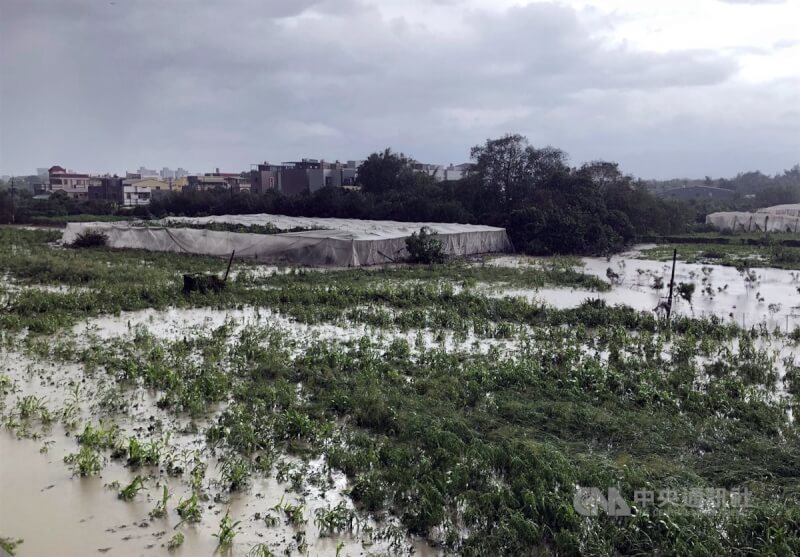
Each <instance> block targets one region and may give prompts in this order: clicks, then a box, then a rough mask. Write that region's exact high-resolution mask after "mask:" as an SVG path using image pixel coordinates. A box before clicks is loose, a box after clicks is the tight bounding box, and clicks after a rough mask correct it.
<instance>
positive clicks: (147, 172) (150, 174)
mask: <svg viewBox="0 0 800 557" xmlns="http://www.w3.org/2000/svg"><path fill="white" fill-rule="evenodd" d="M136 173H137V174H138V175H139V176H140V177H141V178H142V179H144V178H156V179H158V178H160V177H161V175H160V174H159V173H158V171H157V170H155V169H154V168H152V169H151V168H145V167H143V166H140V167H139V170H137V171H136Z"/></svg>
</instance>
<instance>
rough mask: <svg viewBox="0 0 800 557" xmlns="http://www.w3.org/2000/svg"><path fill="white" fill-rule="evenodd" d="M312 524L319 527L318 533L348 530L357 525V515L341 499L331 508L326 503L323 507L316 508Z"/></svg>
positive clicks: (324, 533) (325, 533)
mask: <svg viewBox="0 0 800 557" xmlns="http://www.w3.org/2000/svg"><path fill="white" fill-rule="evenodd" d="M314 525H315V526H316V527H317V528H318V529H319V531H320V535H327V534H333V533H337V532H350V531H352V530H354V529H355V528H357V527H358V516H357V515H356V513H355V511H354V510H352V509H348V508H347V505H346V504H345V502H344V501H342V502H340V503H339V504H337V505H336V506H335V507H333V508H331V506H330V505H328V506H327V507H325V508H319V509H316V510H315V511H314Z"/></svg>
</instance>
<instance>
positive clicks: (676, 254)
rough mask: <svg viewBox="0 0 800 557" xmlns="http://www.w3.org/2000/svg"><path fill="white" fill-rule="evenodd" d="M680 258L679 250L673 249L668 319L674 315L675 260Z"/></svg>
mask: <svg viewBox="0 0 800 557" xmlns="http://www.w3.org/2000/svg"><path fill="white" fill-rule="evenodd" d="M677 259H678V250H677V249H674V250H672V277H671V278H670V279H669V300H667V321H669V319H670V316H671V315H672V288H673V287H674V286H675V262H676V261H677Z"/></svg>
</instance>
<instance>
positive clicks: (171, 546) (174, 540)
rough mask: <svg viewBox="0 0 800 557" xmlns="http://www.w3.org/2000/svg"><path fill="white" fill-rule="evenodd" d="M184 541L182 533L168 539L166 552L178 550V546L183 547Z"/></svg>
mask: <svg viewBox="0 0 800 557" xmlns="http://www.w3.org/2000/svg"><path fill="white" fill-rule="evenodd" d="M184 539H185V538H184V536H183V533H182V532H178V533H177V534H175V535H174V536H172V537H171V538H170V539H169V541H168V542H167V550H168V551H175V550H176V549H178V548H179V547H180V546H182V545H183V542H184Z"/></svg>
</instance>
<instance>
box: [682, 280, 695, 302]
mask: <svg viewBox="0 0 800 557" xmlns="http://www.w3.org/2000/svg"><path fill="white" fill-rule="evenodd" d="M694 291H695V284H694V283H693V282H688V283H687V282H679V283H678V295H679V296H680V297H681V298H683V299H684V300H686V301H687V302H689V304H691V303H692V295H694Z"/></svg>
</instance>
